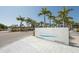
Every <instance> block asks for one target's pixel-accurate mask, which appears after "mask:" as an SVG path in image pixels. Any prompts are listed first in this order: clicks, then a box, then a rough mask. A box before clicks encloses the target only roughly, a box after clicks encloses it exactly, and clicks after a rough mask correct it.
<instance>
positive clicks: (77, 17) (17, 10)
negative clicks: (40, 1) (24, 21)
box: [0, 6, 79, 26]
mask: <svg viewBox="0 0 79 59" xmlns="http://www.w3.org/2000/svg"><path fill="white" fill-rule="evenodd" d="M42 7H43V6H42ZM42 7H41V6H0V23H3V24H5V25H8V26H9V25H12V24H19V22H18V21H17V20H16V17H18V16H23V17H26V18H27V17H31V18H32V19H34V20H36V21H43V16H38V13H39V12H40V10H41V8H42ZM46 8H48V9H49V10H50V11H52V13H53V15H58V13H57V12H58V11H60V10H61V9H62V7H59V6H49V7H46ZM68 8H72V9H73V11H72V12H71V13H70V14H69V15H70V16H71V17H73V20H74V21H76V22H79V7H78V6H74V7H73V6H72V7H68ZM47 22H48V21H47Z"/></svg>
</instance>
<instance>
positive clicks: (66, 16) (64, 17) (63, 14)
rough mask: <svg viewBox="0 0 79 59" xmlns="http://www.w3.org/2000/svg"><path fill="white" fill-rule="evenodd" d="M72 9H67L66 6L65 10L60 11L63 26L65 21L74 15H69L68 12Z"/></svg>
mask: <svg viewBox="0 0 79 59" xmlns="http://www.w3.org/2000/svg"><path fill="white" fill-rule="evenodd" d="M71 10H72V9H67V8H66V7H64V8H63V10H61V11H59V17H60V20H61V21H62V23H63V27H65V23H66V21H68V20H69V19H71V18H72V17H69V16H68V14H69V12H70V11H71Z"/></svg>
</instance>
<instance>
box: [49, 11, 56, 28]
mask: <svg viewBox="0 0 79 59" xmlns="http://www.w3.org/2000/svg"><path fill="white" fill-rule="evenodd" d="M48 19H49V23H50V27H51V26H52V20H53V21H54V20H55V16H52V12H51V11H50V12H49V14H48Z"/></svg>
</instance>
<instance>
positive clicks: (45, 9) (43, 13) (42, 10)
mask: <svg viewBox="0 0 79 59" xmlns="http://www.w3.org/2000/svg"><path fill="white" fill-rule="evenodd" d="M48 14H49V10H48V9H47V8H42V9H41V11H40V13H39V14H38V15H39V16H40V15H43V16H44V27H46V16H47V15H48Z"/></svg>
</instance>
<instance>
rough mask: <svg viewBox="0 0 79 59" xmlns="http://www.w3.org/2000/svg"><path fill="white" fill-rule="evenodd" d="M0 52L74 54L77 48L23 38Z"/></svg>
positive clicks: (34, 38) (0, 49)
mask: <svg viewBox="0 0 79 59" xmlns="http://www.w3.org/2000/svg"><path fill="white" fill-rule="evenodd" d="M0 52H4V53H52V52H54V53H59V52H60V53H64V52H66V53H69V52H72V53H76V52H79V48H76V47H71V46H66V45H63V44H59V43H56V42H51V41H47V40H42V39H39V38H36V37H34V36H29V37H26V38H23V39H22V40H19V41H16V42H14V43H11V44H9V45H7V46H5V47H3V48H0Z"/></svg>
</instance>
